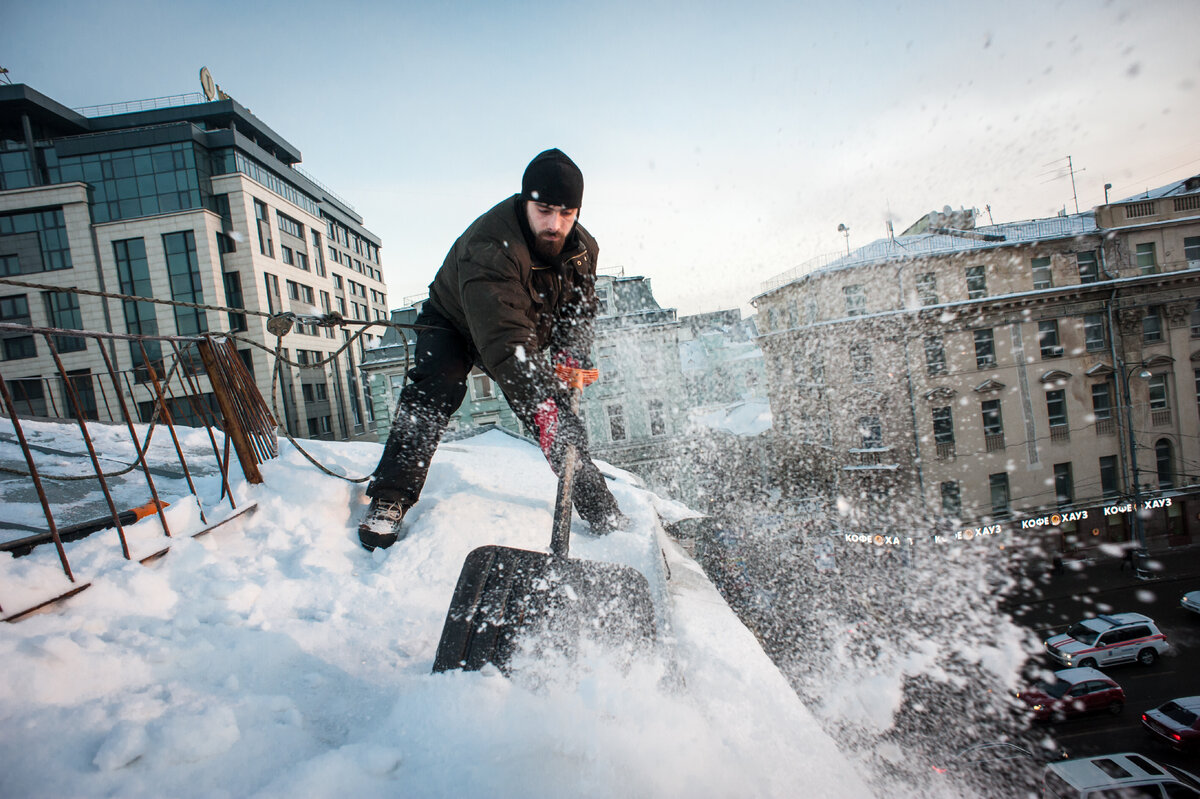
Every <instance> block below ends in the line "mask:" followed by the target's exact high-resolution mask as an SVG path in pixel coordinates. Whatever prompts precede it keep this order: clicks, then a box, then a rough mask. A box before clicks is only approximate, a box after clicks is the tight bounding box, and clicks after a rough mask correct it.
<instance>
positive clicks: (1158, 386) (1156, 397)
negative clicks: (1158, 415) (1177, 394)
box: [1149, 374, 1170, 411]
mask: <svg viewBox="0 0 1200 799" xmlns="http://www.w3.org/2000/svg"><path fill="white" fill-rule="evenodd" d="M1149 386H1150V410H1152V411H1161V410H1164V409H1167V408H1169V407H1170V404H1169V401H1168V399H1167V375H1165V374H1161V375H1151V377H1150V380H1149Z"/></svg>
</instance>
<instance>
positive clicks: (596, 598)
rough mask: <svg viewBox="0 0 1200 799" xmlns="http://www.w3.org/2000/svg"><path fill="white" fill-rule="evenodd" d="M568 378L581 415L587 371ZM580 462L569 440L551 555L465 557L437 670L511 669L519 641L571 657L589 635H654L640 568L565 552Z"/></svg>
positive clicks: (489, 549)
mask: <svg viewBox="0 0 1200 799" xmlns="http://www.w3.org/2000/svg"><path fill="white" fill-rule="evenodd" d="M589 371H591V374H592V375H594V374H595V372H594V371H592V370H589ZM570 377H571V379H570V381H569V383H570V386H571V410H573V411H576V412H578V410H579V395H580V392H581V391H582V389H583V386H584V379H585V377H584V374H583V370H579V369H574V370H572V372H571V376H570ZM593 379H594V378H593ZM576 459H577V453H576V451H575V447H574V446H573V445H568V446H567V449H566V452H565V453H564V456H563V468H562V475H561V476H560V477H559V480H558V498H557V500H556V502H555V506H554V529H553V532H552V533H551V537H550V552H549V553H545V552H533V551H531V550H527V549H516V548H513V547H502V546H494V545H493V546H483V547H479V548H478V549H475V550H474V551H472V552H471V553H470V554H469V555H467V559H466V561H465V562H464V563H463V568H462V572H461V573H460V574H459V576H458V585H457V586H456V587H455V589H454V596H453V598H452V599H451V600H450V611H449V612H448V613H447V614H446V623H445V626H443V627H442V638H441V641H440V642H439V643H438V649H437V655H436V657H435V658H434V662H433V671H434V672H435V673H436V672H439V671H449V670H451V669H464V670H466V671H476V670H478V669H481V668H483V666H484V665H485V664H487V663H493V664H495V665H496V666H497V668H499V669H500V670H501V671H502V672H503V673H505V674H508V673H509V671H510V669H509V661H510V660H511V658H512V656H513V654H514V653H515V652H516V651H517V648H518V646H519V645H520V644H521V643H522V641H524V642H526V643H527V645H528V646H530V647H533V648H534V651H539V652H545V651H555V652H561V653H564V654H566V655H567V656H568V658H570V657H571V656H572V655H574V654H575V653H576V652H577V650H578V647H579V644H580V642H581V641H582V640H584V639H589V640H593V641H597V642H599V643H601V644H602V645H605V647H606V648H619V647H625V646H629V647H632V648H638V647H641V646H645V645H646V644H648V643H649V642H650V641H652V640H653V639H654V637H655V627H654V603H653V602H652V601H651V599H650V585H649V583H648V582H647V581H646V578H645V577H644V576H642V574H641V572H639V571H638V570H637V569H634V568H632V567H629V566H622V565H619V564H616V563H602V562H599V561H586V560H571V559H570V558H569V557H568V546H569V544H568V542H569V539H570V533H571V487H572V484H573V482H574V478H575V462H576Z"/></svg>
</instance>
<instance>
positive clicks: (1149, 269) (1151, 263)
mask: <svg viewBox="0 0 1200 799" xmlns="http://www.w3.org/2000/svg"><path fill="white" fill-rule="evenodd" d="M1135 253H1136V257H1137V266H1138V271H1140V272H1141V273H1142V274H1143V275H1153V274H1155V273H1156V272H1158V254H1157V252H1156V250H1155V246H1154V242H1152V241H1148V242H1146V243H1144V244H1139V245H1137V247H1136V248H1135Z"/></svg>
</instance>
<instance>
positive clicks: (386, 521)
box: [358, 497, 409, 551]
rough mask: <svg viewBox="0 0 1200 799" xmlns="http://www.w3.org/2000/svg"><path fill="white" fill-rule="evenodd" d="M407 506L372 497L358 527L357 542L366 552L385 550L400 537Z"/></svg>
mask: <svg viewBox="0 0 1200 799" xmlns="http://www.w3.org/2000/svg"><path fill="white" fill-rule="evenodd" d="M408 508H409V506H408V505H405V504H404V503H403V502H396V501H394V500H390V499H384V498H382V497H373V498H372V499H371V505H370V507H368V508H367V515H366V516H365V517H364V518H363V520H362V524H360V525H359V526H358V540H359V541H361V542H362V545H363V546H364V547H366V548H367V549H368V550H371V551H374V549H375V548H376V547H380V548H382V549H387V548H388V547H390V546H391V545H392V544H394V543H396V540H397V539H398V538H399V537H400V525H401V523H402V522H403V521H404V514H405V513H408Z"/></svg>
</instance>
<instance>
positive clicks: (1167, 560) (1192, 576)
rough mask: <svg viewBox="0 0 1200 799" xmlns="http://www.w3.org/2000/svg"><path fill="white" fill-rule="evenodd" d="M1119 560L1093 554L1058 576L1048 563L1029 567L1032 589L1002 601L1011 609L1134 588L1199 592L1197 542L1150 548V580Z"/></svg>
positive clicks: (1067, 565)
mask: <svg viewBox="0 0 1200 799" xmlns="http://www.w3.org/2000/svg"><path fill="white" fill-rule="evenodd" d="M1123 563H1125V561H1123V559H1122V558H1119V557H1111V556H1107V555H1104V554H1095V555H1093V556H1092V557H1090V558H1087V559H1084V560H1074V561H1072V560H1067V561H1065V563H1064V568H1063V571H1062V573H1059V574H1055V573H1054V572H1053V571H1052V570H1051V568H1050V566H1049V564H1042V565H1041V566H1042V567H1041V568H1029V569H1026V570H1025V575H1024V576H1026V577H1028V578H1029V579H1030V580H1032V581H1033V583H1034V585H1035V586H1036V587H1035V588H1034V589H1033V590H1032V591H1031V592H1028V595H1024V596H1014V597H1012V598H1011V599H1009V600H1007V601H1006V602H1004V606H1005V607H1007V608H1009V609H1011V608H1012V607H1015V606H1018V605H1036V604H1041V603H1045V602H1054V601H1058V600H1062V599H1068V598H1071V597H1076V596H1080V595H1091V596H1102V595H1104V594H1106V593H1108V592H1111V591H1119V590H1127V589H1129V588H1134V587H1145V588H1153V587H1155V586H1170V587H1172V588H1173V589H1174V588H1177V589H1178V590H1179V593H1180V594H1184V593H1187V592H1188V591H1195V590H1200V543H1194V544H1189V545H1187V546H1182V547H1174V548H1166V547H1161V548H1158V549H1153V548H1152V549H1151V550H1150V554H1149V555H1148V557H1147V558H1146V566H1147V569H1148V570H1149V571H1150V573H1151V575H1152V576H1151V579H1149V580H1139V579H1137V576H1136V575H1135V574H1134V572H1133V570H1132V569H1131V568H1130V567H1129V566H1128V564H1126V565H1125V566H1124V567H1122V564H1123Z"/></svg>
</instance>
